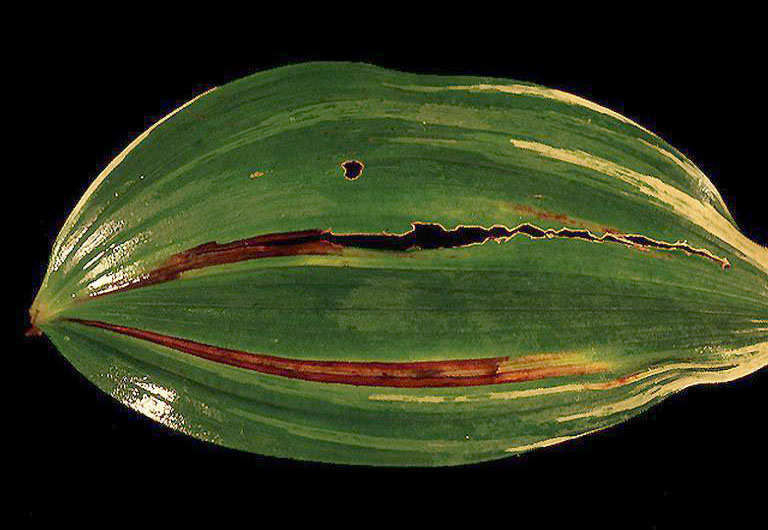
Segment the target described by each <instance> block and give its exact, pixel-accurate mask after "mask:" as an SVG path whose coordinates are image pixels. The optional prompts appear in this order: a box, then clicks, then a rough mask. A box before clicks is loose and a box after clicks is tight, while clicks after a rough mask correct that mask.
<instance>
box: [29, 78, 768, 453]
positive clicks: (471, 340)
mask: <svg viewBox="0 0 768 530" xmlns="http://www.w3.org/2000/svg"><path fill="white" fill-rule="evenodd" d="M350 162H354V163H359V167H357V166H350V165H349V163H350ZM345 164H346V165H345ZM351 167H356V168H357V170H359V171H360V172H359V174H358V175H357V176H355V177H354V178H350V174H349V170H350V168H351ZM345 172H346V173H347V175H346V177H345ZM307 231H310V232H307ZM296 232H301V233H300V234H295V233H296ZM426 232H429V237H426V236H424V237H422V236H423V234H425V233H426ZM271 234H278V235H277V236H272V235H271ZM472 238H474V239H472ZM202 245H205V246H202ZM397 245H400V246H397ZM767 274H768V250H766V249H765V248H763V247H761V246H759V245H757V244H755V243H753V242H751V241H750V240H748V239H747V238H746V237H744V236H743V235H742V234H741V233H740V232H739V231H738V228H737V227H736V226H735V223H734V221H733V219H732V217H731V215H730V213H729V212H728V209H727V207H726V206H725V204H724V203H723V201H722V199H721V197H720V195H719V193H718V192H717V190H716V189H715V188H714V186H713V185H712V184H711V182H710V181H709V180H708V179H707V177H706V176H705V175H704V174H703V173H702V172H701V171H700V170H699V169H698V168H696V166H695V165H693V163H692V162H690V161H689V160H688V159H687V158H685V156H683V155H682V154H681V153H680V152H679V151H677V150H675V149H674V148H673V147H671V146H670V145H668V144H667V143H666V142H664V141H663V140H662V139H660V138H659V137H657V136H656V135H654V134H653V133H651V132H649V131H647V130H646V129H644V128H642V127H641V126H639V125H637V124H634V123H633V122H631V121H630V120H628V119H627V118H625V117H623V116H620V115H618V114H616V113H614V112H612V111H610V110H608V109H605V108H603V107H600V106H598V105H596V104H594V103H591V102H588V101H586V100H584V99H581V98H579V97H577V96H573V95H570V94H566V93H564V92H560V91H556V90H551V89H547V88H544V87H540V86H537V85H532V84H529V83H522V82H517V81H512V80H504V79H488V78H482V79H480V78H469V77H443V76H429V75H414V74H407V73H401V72H393V71H389V70H384V69H381V68H377V67H374V66H370V65H364V64H349V63H311V64H302V65H297V66H291V67H285V68H279V69H275V70H271V71H267V72H262V73H258V74H255V75H252V76H250V77H247V78H244V79H241V80H239V81H236V82H233V83H230V84H228V85H225V86H222V87H219V88H217V89H215V90H212V91H209V92H208V93H206V94H204V95H201V96H200V97H198V98H196V99H195V100H193V101H192V102H190V103H189V104H187V105H185V106H184V107H182V108H181V109H180V110H178V111H177V112H175V113H173V114H172V115H170V116H169V117H167V118H165V119H164V120H162V121H161V123H159V124H158V125H157V126H155V127H153V128H151V129H150V130H149V131H147V132H146V133H144V134H143V135H141V136H140V137H139V138H138V139H137V141H135V142H134V143H132V144H131V145H130V146H129V147H128V148H126V150H125V151H124V152H123V153H122V154H121V155H119V156H118V157H117V159H116V160H115V161H114V162H113V163H111V164H110V166H108V167H107V168H106V169H105V171H104V172H103V173H102V174H101V175H99V176H98V177H97V179H96V181H95V182H94V183H93V184H92V185H91V187H90V188H89V189H88V190H87V191H86V193H85V195H84V196H83V198H82V199H81V201H80V202H79V203H78V204H77V205H76V207H75V209H74V211H73V213H72V214H71V215H70V217H69V219H68V220H67V222H66V223H65V225H64V228H63V229H62V231H61V233H60V234H59V237H58V238H57V240H56V243H55V245H54V249H53V253H52V256H51V260H50V264H49V267H48V271H47V274H46V276H45V279H44V280H43V284H42V287H41V289H40V292H39V294H38V296H37V298H36V300H35V302H34V304H33V307H32V308H31V309H30V313H31V315H32V320H33V324H34V325H35V326H37V327H38V328H39V329H41V330H42V331H43V332H45V333H46V334H47V335H48V336H49V337H50V338H51V340H52V341H53V342H54V344H55V345H56V347H57V348H58V349H59V350H60V351H61V352H62V353H63V354H64V355H65V356H66V357H67V358H68V359H69V360H70V361H71V362H72V363H73V365H74V366H75V367H76V368H77V369H78V370H79V371H81V372H82V373H83V374H84V375H85V376H87V377H88V378H89V379H91V380H92V381H93V382H94V383H96V384H97V385H98V386H99V387H100V388H101V389H102V390H104V391H105V392H108V393H109V394H111V395H112V396H114V397H115V398H117V399H118V400H120V401H121V402H123V403H125V404H126V405H127V406H130V407H132V408H134V409H136V410H138V411H139V412H142V413H143V414H146V415H147V416H149V417H151V418H154V419H155V420H157V421H159V422H161V423H163V424H165V425H167V426H169V427H171V428H174V429H177V430H180V431H182V432H185V433H187V434H190V435H192V436H195V437H198V438H200V439H203V440H207V441H211V442H214V443H217V444H221V445H225V446H229V447H235V448H238V449H242V450H247V451H253V452H257V453H261V454H267V455H275V456H284V457H290V458H297V459H310V460H318V461H329V462H343V463H357V464H373V465H450V464H461V463H467V462H476V461H482V460H489V459H494V458H500V457H503V456H505V455H509V454H513V453H519V452H523V451H526V450H529V449H533V448H536V447H542V446H545V445H551V444H554V443H558V442H561V441H564V440H566V439H569V438H571V437H575V436H580V435H583V434H586V433H589V432H592V431H594V430H597V429H602V428H605V427H608V426H610V425H614V424H616V423H619V422H621V421H624V420H626V419H627V418H629V417H631V416H633V415H636V414H638V413H640V412H642V411H643V410H645V409H647V408H648V407H650V406H652V405H653V404H655V403H657V402H658V401H659V400H661V399H663V398H664V397H666V396H668V395H670V394H671V393H673V392H676V391H678V390H680V389H682V388H685V387H687V386H690V385H693V384H698V383H706V382H718V381H727V380H730V379H734V378H736V377H740V376H742V375H745V374H748V373H750V372H752V371H754V370H757V369H759V368H761V367H762V366H763V365H764V364H766V362H768V276H767ZM243 359H245V361H247V362H245V361H243ZM238 363H239V364H238Z"/></svg>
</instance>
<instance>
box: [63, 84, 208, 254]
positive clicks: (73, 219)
mask: <svg viewBox="0 0 768 530" xmlns="http://www.w3.org/2000/svg"><path fill="white" fill-rule="evenodd" d="M217 88H218V87H213V88H210V89H208V90H206V91H205V92H203V93H202V94H199V95H197V96H195V97H194V98H192V99H190V100H189V101H187V102H186V103H184V104H183V105H181V106H180V107H178V108H176V109H175V110H173V111H172V112H171V113H169V114H167V115H166V116H164V117H162V118H160V119H159V120H158V121H156V122H155V123H154V124H152V126H150V127H149V128H148V129H147V130H146V131H144V132H143V133H141V134H140V135H139V136H137V137H136V138H134V140H133V141H132V142H131V143H129V144H128V145H127V146H126V147H125V149H123V150H122V151H121V152H120V153H119V154H118V155H117V156H116V157H115V158H114V159H112V161H111V162H110V163H109V164H107V167H105V168H104V169H103V170H102V171H101V173H99V174H98V176H97V177H96V178H95V179H94V181H93V182H91V185H90V186H88V189H86V190H85V193H83V196H82V197H80V200H79V201H77V204H76V205H75V207H74V209H73V210H72V212H71V213H70V214H69V217H67V220H66V221H65V222H64V226H63V228H62V229H61V232H60V233H61V234H62V235H65V234H66V235H69V232H70V230H71V229H72V227H73V226H74V225H75V224H76V223H77V221H78V220H79V219H80V214H81V212H82V210H83V208H84V207H85V204H86V203H87V202H88V199H90V198H91V195H93V193H94V192H95V191H96V190H97V189H98V188H99V186H100V185H101V183H102V182H104V180H105V179H106V178H107V177H108V176H109V175H110V173H112V171H114V170H115V168H116V167H117V166H119V165H120V164H121V163H122V162H123V160H125V158H126V157H127V156H128V155H129V154H130V153H131V151H133V150H134V149H136V147H137V146H138V145H139V144H140V143H141V142H143V141H144V140H146V138H147V137H148V136H149V135H150V133H151V132H152V131H154V130H155V129H156V128H157V127H159V126H160V125H162V124H163V123H165V122H166V121H168V120H169V119H170V118H172V117H173V116H175V115H176V114H178V113H179V112H181V111H182V110H184V109H185V108H187V107H189V106H190V105H192V104H193V103H194V102H195V101H197V100H199V99H200V98H202V97H203V96H206V95H208V94H210V93H211V92H213V91H214V90H216V89H217ZM85 229H87V227H85ZM83 233H84V231H83V230H81V231H80V232H78V233H77V234H75V235H74V236H70V237H69V238H68V239H67V242H66V243H63V242H61V243H60V242H58V241H57V244H56V245H55V246H54V250H53V255H54V256H56V257H57V261H59V262H61V261H63V260H65V259H66V255H67V254H69V252H70V251H71V249H73V248H74V247H75V245H76V244H77V241H78V240H79V239H80V238H81V237H82V235H83ZM62 248H63V249H69V250H68V251H67V250H64V251H61V250H60V249H62Z"/></svg>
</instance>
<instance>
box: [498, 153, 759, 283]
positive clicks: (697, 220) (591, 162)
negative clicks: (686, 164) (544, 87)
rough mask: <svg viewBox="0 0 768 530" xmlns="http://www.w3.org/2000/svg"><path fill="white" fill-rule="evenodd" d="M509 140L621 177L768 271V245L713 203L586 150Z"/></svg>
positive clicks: (554, 156)
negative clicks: (750, 235)
mask: <svg viewBox="0 0 768 530" xmlns="http://www.w3.org/2000/svg"><path fill="white" fill-rule="evenodd" d="M510 142H511V143H512V145H514V146H515V147H517V148H519V149H525V150H528V151H533V152H535V153H537V154H539V155H541V156H544V157H546V158H551V159H553V160H559V161H561V162H566V163H568V164H573V165H576V166H580V167H583V168H586V169H591V170H593V171H596V172H598V173H602V174H604V175H608V176H611V177H616V178H619V179H621V180H622V181H624V182H626V183H628V184H631V185H632V186H635V187H636V188H637V189H638V190H639V191H641V192H642V193H645V194H646V195H648V196H650V197H653V198H654V199H657V200H659V201H661V202H662V203H664V204H666V205H668V206H669V207H670V208H671V209H672V210H674V211H675V212H677V213H678V214H680V215H681V216H683V217H685V218H686V219H688V220H689V221H691V222H692V223H694V224H696V225H698V226H700V227H701V228H703V229H704V230H706V231H707V232H709V233H710V234H712V235H713V236H715V237H717V238H718V239H720V240H721V241H723V242H725V243H727V244H728V245H730V246H732V247H733V248H735V249H736V250H738V251H739V252H740V253H741V254H742V255H743V256H744V258H745V259H746V260H748V261H749V262H750V263H752V264H753V265H755V266H756V267H758V268H760V269H761V270H763V271H765V272H768V248H765V247H762V246H760V245H758V244H757V243H755V242H753V241H751V240H750V239H748V238H747V237H746V236H744V235H743V234H742V233H741V232H739V230H738V229H737V228H736V227H735V226H733V225H732V224H731V222H730V221H728V219H726V218H725V217H723V216H722V215H721V214H720V212H718V211H717V210H716V209H715V207H714V206H712V205H711V204H709V203H705V202H702V201H699V200H697V199H695V198H693V197H691V196H690V195H688V194H687V193H685V192H683V191H681V190H679V189H677V188H675V187H674V186H670V185H669V184H667V183H666V182H664V181H663V180H661V179H660V178H658V177H654V176H652V175H645V174H643V173H639V172H637V171H634V170H632V169H629V168H626V167H624V166H621V165H619V164H616V163H615V162H611V161H610V160H606V159H604V158H600V157H597V156H594V155H591V154H589V153H586V152H584V151H577V150H576V151H575V150H570V149H561V148H558V147H553V146H551V145H547V144H542V143H539V142H530V141H527V140H518V139H515V138H512V139H510Z"/></svg>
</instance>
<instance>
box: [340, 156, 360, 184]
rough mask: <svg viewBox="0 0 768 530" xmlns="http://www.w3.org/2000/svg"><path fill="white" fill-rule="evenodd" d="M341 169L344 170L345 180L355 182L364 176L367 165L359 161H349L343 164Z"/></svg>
mask: <svg viewBox="0 0 768 530" xmlns="http://www.w3.org/2000/svg"><path fill="white" fill-rule="evenodd" d="M341 168H342V169H343V170H344V178H345V179H347V180H355V179H356V178H357V177H359V176H360V175H362V174H363V169H364V168H365V165H364V164H363V163H362V162H360V161H358V160H347V161H346V162H343V163H342V164H341Z"/></svg>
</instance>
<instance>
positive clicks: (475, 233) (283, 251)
mask: <svg viewBox="0 0 768 530" xmlns="http://www.w3.org/2000/svg"><path fill="white" fill-rule="evenodd" d="M517 234H524V235H526V236H528V237H530V238H531V239H553V238H566V239H580V240H584V241H591V242H594V243H605V242H610V243H619V244H622V245H626V246H630V247H637V248H642V249H648V248H650V249H656V250H679V251H683V252H685V253H687V254H690V255H694V256H699V257H702V258H706V259H708V260H711V261H714V262H715V263H717V264H719V265H720V266H721V267H722V268H723V269H726V268H728V267H730V263H729V262H728V260H727V259H725V258H720V257H718V256H715V255H714V254H712V253H711V252H710V251H708V250H706V249H700V248H694V247H691V246H690V245H689V244H688V243H684V242H676V243H667V242H664V241H656V240H654V239H651V238H649V237H646V236H642V235H638V234H616V233H611V232H606V233H604V234H603V235H602V236H596V235H595V234H593V233H592V232H590V231H589V230H582V229H572V228H565V227H563V228H560V229H552V228H547V229H544V228H539V227H537V226H535V225H532V224H529V223H523V224H520V225H518V226H516V227H514V228H507V227H506V226H502V225H494V226H492V227H491V228H484V227H482V226H464V225H459V226H457V227H456V228H454V229H453V230H447V229H445V228H444V227H443V226H442V225H440V224H437V223H422V222H414V223H412V229H411V230H409V231H408V232H404V233H402V234H389V233H359V234H336V233H334V232H332V231H330V230H319V229H315V230H302V231H298V232H283V233H276V234H266V235H263V236H256V237H252V238H248V239H240V240H237V241H232V242H229V243H216V242H209V243H204V244H202V245H198V246H196V247H193V248H191V249H189V250H185V251H183V252H180V253H178V254H174V255H173V256H171V257H170V258H169V259H168V260H166V262H165V263H163V264H162V265H161V266H160V267H157V268H156V269H153V270H151V271H149V272H148V273H146V274H145V275H143V276H141V277H140V278H138V279H136V280H135V281H133V282H131V283H128V284H120V285H114V286H109V287H107V288H106V289H103V290H101V291H96V292H94V293H91V295H90V296H100V295H103V294H107V293H112V292H116V291H123V290H128V289H135V288H138V287H144V286H147V285H153V284H157V283H163V282H167V281H170V280H174V279H176V278H178V277H179V276H180V275H181V273H183V272H185V271H189V270H194V269H201V268H204V267H210V266H214V265H223V264H226V263H236V262H239V261H247V260H251V259H258V258H268V257H279V256H297V255H312V254H316V255H327V254H341V253H342V252H343V250H344V248H347V247H349V248H361V249H370V250H381V251H400V252H404V251H412V250H415V249H418V250H432V249H441V248H460V247H467V246H471V245H480V244H483V243H486V242H488V241H490V240H494V241H497V242H502V241H508V240H510V239H512V238H513V237H515V236H516V235H517Z"/></svg>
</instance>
